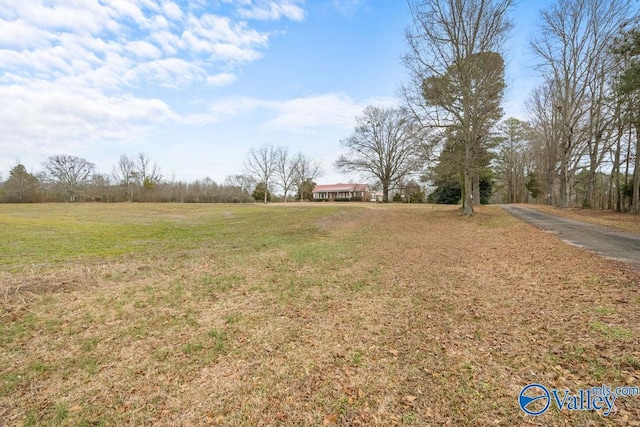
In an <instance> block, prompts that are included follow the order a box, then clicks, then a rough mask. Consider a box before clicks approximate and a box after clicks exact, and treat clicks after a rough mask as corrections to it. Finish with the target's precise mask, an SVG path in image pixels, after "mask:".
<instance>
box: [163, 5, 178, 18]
mask: <svg viewBox="0 0 640 427" xmlns="http://www.w3.org/2000/svg"><path fill="white" fill-rule="evenodd" d="M162 10H164V13H165V15H166V16H167V17H168V18H170V19H172V20H174V21H179V20H180V19H182V10H180V6H178V5H177V4H175V3H173V2H166V3H163V4H162Z"/></svg>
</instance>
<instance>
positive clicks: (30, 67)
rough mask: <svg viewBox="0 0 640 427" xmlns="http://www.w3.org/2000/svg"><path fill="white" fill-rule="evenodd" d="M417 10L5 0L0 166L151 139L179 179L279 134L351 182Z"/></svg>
mask: <svg viewBox="0 0 640 427" xmlns="http://www.w3.org/2000/svg"><path fill="white" fill-rule="evenodd" d="M549 2H550V0H545V1H540V2H533V1H531V2H529V1H522V2H520V3H519V4H518V5H517V7H516V8H515V9H514V15H513V16H514V19H515V22H516V27H515V29H514V31H513V33H512V37H511V38H510V42H509V45H510V46H509V48H510V49H509V52H508V54H507V58H506V59H507V63H508V69H507V81H508V84H509V88H508V93H507V99H506V102H505V112H506V114H507V116H517V117H520V118H525V110H524V101H525V100H526V98H527V96H528V95H529V93H530V91H531V89H533V87H534V86H535V84H536V77H535V75H536V74H535V71H534V70H533V65H534V63H533V62H532V59H531V56H530V54H529V53H528V51H529V49H528V40H529V38H530V37H531V35H532V34H533V32H534V31H535V22H536V17H537V14H538V11H539V9H541V8H542V7H545V6H546V5H548V4H549ZM408 23H409V15H408V8H407V5H406V3H405V2H404V1H403V0H342V1H340V0H306V1H303V0H190V1H183V0H103V1H98V0H21V1H16V0H0V99H2V103H0V174H1V175H2V177H4V178H6V177H7V174H8V171H9V169H10V168H11V167H12V166H13V165H15V163H16V162H21V163H23V164H24V165H25V166H26V167H27V169H28V170H29V171H32V172H38V171H41V170H42V167H41V163H42V161H43V160H45V159H46V158H47V157H48V156H51V155H54V154H72V155H77V156H81V157H84V158H86V159H88V160H89V161H91V162H93V163H95V164H96V167H97V170H98V171H99V172H103V173H108V172H110V171H111V169H112V166H113V165H114V164H115V163H116V161H117V160H118V158H119V157H120V155H122V154H125V155H128V156H135V155H136V154H137V153H140V152H144V153H145V154H147V155H148V156H149V157H151V159H152V160H154V161H155V162H157V164H158V165H159V166H160V169H161V172H162V174H163V175H164V177H165V178H167V179H169V180H170V179H173V178H175V179H176V180H183V181H192V180H195V179H201V178H204V177H210V178H213V179H214V180H216V181H218V182H222V181H223V180H224V178H225V177H226V176H227V175H230V174H237V173H242V172H243V169H242V163H243V161H244V159H245V157H246V153H247V150H248V149H249V148H250V147H252V146H254V147H258V146H260V145H262V144H273V145H276V146H278V145H281V146H285V147H287V148H288V149H289V151H290V152H292V153H295V152H298V151H301V152H304V153H306V154H308V155H310V156H312V157H313V158H317V159H319V160H320V161H321V162H322V163H323V169H324V171H325V174H324V176H323V177H322V178H321V179H320V181H321V182H327V183H328V182H335V181H346V180H349V179H350V178H353V177H343V176H342V175H340V174H339V173H337V172H336V171H335V170H334V168H333V161H334V160H335V158H336V157H337V156H338V155H339V154H340V152H341V148H340V144H339V141H340V139H342V138H345V137H347V136H349V134H350V133H351V131H352V129H353V122H354V117H355V116H356V115H358V114H360V112H361V111H362V109H363V108H364V107H365V106H367V105H369V104H376V105H395V104H398V103H399V100H398V99H397V98H396V92H397V89H398V87H399V86H400V85H401V84H402V83H403V82H404V80H405V70H404V69H403V67H402V64H401V62H400V57H401V55H402V54H403V52H404V51H405V45H404V38H403V29H404V28H405V26H406V25H407V24H408Z"/></svg>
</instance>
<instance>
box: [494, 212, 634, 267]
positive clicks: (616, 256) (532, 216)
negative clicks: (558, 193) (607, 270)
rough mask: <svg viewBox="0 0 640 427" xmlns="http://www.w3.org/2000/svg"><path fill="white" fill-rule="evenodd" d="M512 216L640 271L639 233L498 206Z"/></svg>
mask: <svg viewBox="0 0 640 427" xmlns="http://www.w3.org/2000/svg"><path fill="white" fill-rule="evenodd" d="M501 207H502V209H504V210H505V211H507V212H509V213H510V214H511V215H513V216H515V217H516V218H519V219H521V220H523V221H525V222H528V223H529V224H531V225H533V226H535V227H537V228H539V229H541V230H543V231H546V232H549V233H553V234H555V235H557V236H558V237H559V238H560V239H562V240H563V241H564V242H566V243H569V244H571V245H574V246H579V247H581V248H584V249H586V250H588V251H591V252H595V253H597V254H598V255H600V256H603V257H605V258H609V259H613V260H616V261H622V262H625V263H627V264H628V265H629V266H631V267H632V268H633V269H635V270H638V271H640V234H638V233H634V232H631V231H620V230H616V229H613V228H609V227H604V226H601V225H595V224H589V223H586V222H582V221H576V220H573V219H567V218H561V217H557V216H555V215H549V214H547V213H543V212H539V211H537V210H535V209H530V208H525V207H523V206H513V205H501Z"/></svg>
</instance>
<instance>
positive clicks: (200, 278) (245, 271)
mask: <svg viewBox="0 0 640 427" xmlns="http://www.w3.org/2000/svg"><path fill="white" fill-rule="evenodd" d="M318 227H319V231H320V232H321V233H320V234H321V235H322V236H323V237H322V239H324V240H323V241H325V242H330V243H332V244H333V243H335V245H334V246H330V250H331V251H332V252H323V249H322V248H315V249H313V250H314V251H317V252H313V251H312V252H311V253H302V252H301V253H297V252H295V253H292V252H287V251H283V250H268V249H265V250H263V251H259V252H256V253H255V254H254V255H252V257H251V259H250V261H251V262H250V263H246V260H245V259H243V263H242V264H240V263H234V262H233V258H229V257H217V256H216V254H215V253H203V254H195V253H191V254H190V255H189V256H188V257H185V256H182V255H180V254H177V255H176V254H168V255H167V258H156V259H148V260H139V259H137V260H135V261H131V262H119V263H109V264H97V265H89V266H87V265H73V264H70V265H68V266H65V267H63V268H59V269H58V270H56V271H50V272H48V273H47V275H46V276H45V277H42V276H37V275H36V274H38V275H40V274H41V272H33V273H29V272H28V271H27V272H24V273H22V274H20V275H16V274H10V273H4V274H3V275H2V277H0V279H2V280H1V282H0V283H2V285H0V286H1V293H0V301H1V302H2V311H1V321H2V324H3V325H4V327H5V329H4V332H5V333H7V334H9V333H10V334H11V335H10V337H11V338H8V336H9V335H7V337H5V338H4V339H2V338H0V339H2V341H0V344H1V347H0V362H1V363H0V375H1V378H2V379H3V383H2V389H1V391H2V393H0V425H2V424H3V423H4V424H7V425H22V424H29V423H33V424H38V423H45V424H51V425H77V424H80V423H85V424H87V425H99V424H101V423H102V424H106V425H115V424H117V425H265V426H266V425H416V426H427V425H433V426H436V425H451V426H454V425H468V426H475V425H509V426H511V425H531V426H537V425H563V426H564V425H566V426H591V425H640V398H620V399H618V401H617V403H616V409H615V412H614V413H613V414H611V415H610V416H609V417H604V416H603V415H602V414H599V413H595V412H568V411H565V412H560V411H557V410H555V409H554V410H550V411H548V412H547V413H546V414H545V415H543V416H540V417H537V418H532V417H529V416H526V415H524V413H523V412H522V411H521V410H520V409H519V407H518V404H517V397H518V394H519V392H520V390H521V389H522V387H523V386H525V385H527V384H529V383H531V382H538V383H542V384H545V385H547V386H549V387H554V388H565V387H566V388H569V389H572V390H576V389H579V388H584V387H594V386H598V385H601V384H607V385H611V386H623V385H636V386H637V385H638V383H639V380H640V345H639V344H640V322H639V320H640V319H639V318H640V310H639V309H640V291H639V289H638V285H639V284H640V276H639V275H638V273H636V272H633V271H631V270H629V269H627V268H625V267H624V266H622V265H621V264H617V263H615V262H613V261H607V260H604V259H601V258H599V257H597V256H595V255H592V254H589V253H587V252H585V251H583V250H581V249H578V248H575V247H570V246H567V245H566V244H564V243H562V242H561V241H559V240H558V239H556V238H555V237H554V236H551V235H549V234H545V233H543V232H540V231H538V230H535V229H533V228H531V227H529V226H527V225H525V224H523V223H521V222H519V221H518V220H516V219H514V218H511V217H509V216H508V215H507V214H506V213H504V212H502V211H501V210H500V209H498V208H490V207H487V208H482V209H481V210H480V211H479V212H478V213H477V214H476V215H475V216H474V217H473V218H465V217H463V216H461V215H460V214H459V213H458V212H457V211H453V210H449V209H443V208H436V209H432V208H430V207H425V206H418V207H413V208H407V207H404V206H381V207H379V206H376V207H371V208H369V209H354V210H353V214H351V211H342V212H341V213H340V214H338V215H336V216H334V217H332V218H328V219H324V220H322V221H321V222H319V223H318ZM319 239H320V237H319ZM309 250H311V249H309ZM335 252H338V253H337V254H336V253H335ZM174 256H178V258H180V257H181V256H182V258H181V259H178V260H176V259H175V258H174ZM323 260H328V261H323Z"/></svg>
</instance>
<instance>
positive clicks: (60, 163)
mask: <svg viewBox="0 0 640 427" xmlns="http://www.w3.org/2000/svg"><path fill="white" fill-rule="evenodd" d="M42 166H43V167H44V168H45V169H46V170H47V172H48V173H49V174H50V175H51V176H52V177H53V178H54V179H55V180H57V181H58V183H59V184H60V185H62V188H64V190H65V192H66V193H67V200H68V201H70V202H75V201H76V197H77V196H78V192H79V191H80V190H81V189H82V187H83V186H84V185H86V184H87V183H89V178H90V177H91V175H92V174H93V170H94V169H95V165H94V164H93V163H91V162H89V161H88V160H85V159H83V158H81V157H76V156H70V155H66V154H62V155H56V156H51V157H49V158H48V159H47V160H46V161H45V162H43V163H42Z"/></svg>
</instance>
